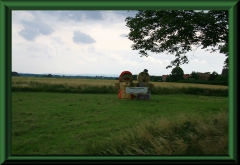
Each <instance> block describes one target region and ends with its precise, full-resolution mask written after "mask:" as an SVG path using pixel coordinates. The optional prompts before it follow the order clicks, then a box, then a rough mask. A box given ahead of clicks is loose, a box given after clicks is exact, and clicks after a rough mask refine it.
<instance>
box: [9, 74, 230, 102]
mask: <svg viewBox="0 0 240 165" xmlns="http://www.w3.org/2000/svg"><path fill="white" fill-rule="evenodd" d="M117 82H118V81H117V80H93V79H65V78H22V77H21V78H19V77H13V79H12V91H13V92H60V93H91V94H114V93H118V90H117V89H116V88H115V83H117ZM133 82H137V81H133ZM151 83H152V84H154V86H155V88H154V89H153V90H151V93H152V94H196V95H206V96H225V97H227V96H228V87H226V86H218V85H206V84H184V83H166V82H151Z"/></svg>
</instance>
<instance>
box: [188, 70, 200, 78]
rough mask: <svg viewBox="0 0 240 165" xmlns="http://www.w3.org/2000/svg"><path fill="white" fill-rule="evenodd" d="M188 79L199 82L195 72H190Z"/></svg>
mask: <svg viewBox="0 0 240 165" xmlns="http://www.w3.org/2000/svg"><path fill="white" fill-rule="evenodd" d="M189 78H193V79H195V80H199V75H198V74H197V72H194V71H193V72H192V73H191V76H190V77H189Z"/></svg>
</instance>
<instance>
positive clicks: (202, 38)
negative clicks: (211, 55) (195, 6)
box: [125, 10, 228, 68]
mask: <svg viewBox="0 0 240 165" xmlns="http://www.w3.org/2000/svg"><path fill="white" fill-rule="evenodd" d="M125 21H126V26H127V27H129V28H130V33H129V34H128V38H129V39H130V40H132V41H133V42H134V44H133V45H132V49H133V50H139V53H140V54H141V56H146V57H147V56H149V52H153V53H161V52H167V53H170V54H174V55H175V57H176V58H175V60H173V61H172V62H171V63H170V65H169V66H167V68H171V67H172V66H180V65H182V64H185V63H188V62H189V61H188V57H187V55H186V53H187V52H189V51H192V50H193V51H194V50H196V48H198V47H201V48H202V49H206V50H208V51H211V52H215V51H219V52H220V53H223V54H225V55H226V57H227V58H226V60H225V61H224V65H225V67H228V11H227V10H226V11H221V10H212V11H194V10H140V11H138V13H137V14H136V15H135V17H127V18H126V20H125Z"/></svg>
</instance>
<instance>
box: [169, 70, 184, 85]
mask: <svg viewBox="0 0 240 165" xmlns="http://www.w3.org/2000/svg"><path fill="white" fill-rule="evenodd" d="M183 75H184V72H183V70H182V68H180V67H179V66H177V67H175V68H173V69H172V72H171V75H170V76H171V77H170V80H171V81H172V82H177V81H179V80H183V79H184V78H183Z"/></svg>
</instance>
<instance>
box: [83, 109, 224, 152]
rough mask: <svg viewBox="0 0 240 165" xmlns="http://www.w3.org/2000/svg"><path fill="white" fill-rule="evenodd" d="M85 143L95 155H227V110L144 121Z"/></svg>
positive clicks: (88, 150) (88, 149)
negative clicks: (108, 136)
mask: <svg viewBox="0 0 240 165" xmlns="http://www.w3.org/2000/svg"><path fill="white" fill-rule="evenodd" d="M87 146H88V148H87V153H89V154H94V155H228V113H227V111H225V112H221V113H219V114H217V115H216V116H214V117H208V118H198V120H194V118H193V119H191V118H188V117H187V116H186V115H180V117H179V118H178V120H176V121H170V120H167V119H164V118H160V119H157V120H155V121H152V120H151V121H145V122H142V123H141V124H140V125H139V126H136V127H134V128H132V129H128V130H126V131H125V133H124V134H122V135H120V136H115V138H111V139H107V140H105V141H94V142H92V143H91V144H89V145H87Z"/></svg>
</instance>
